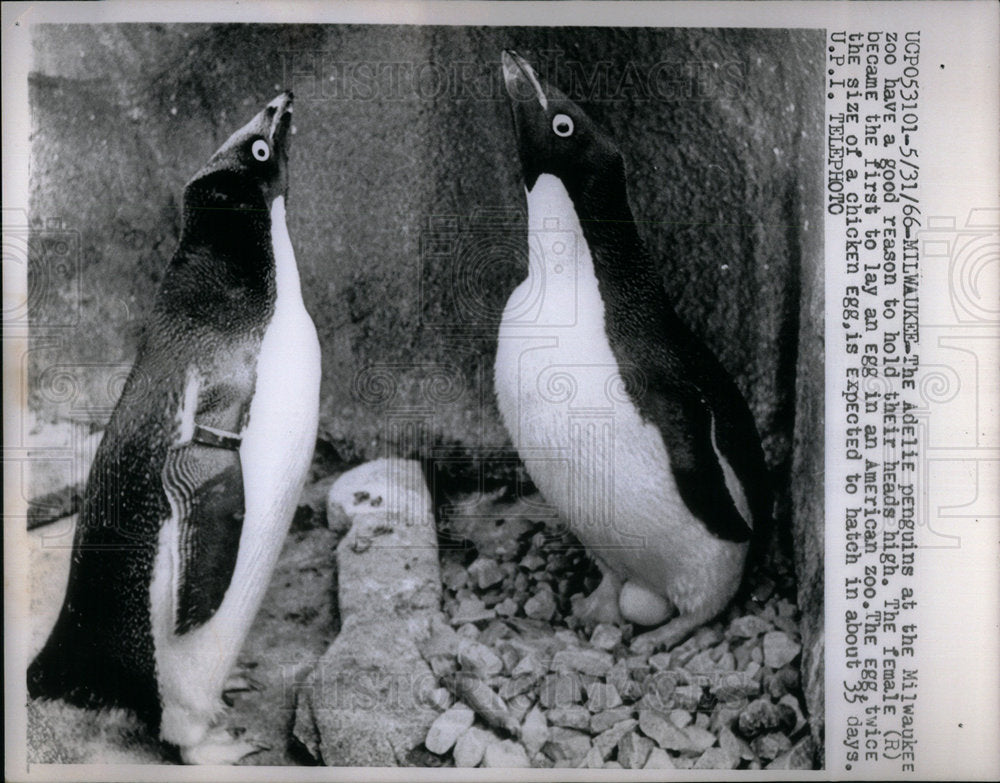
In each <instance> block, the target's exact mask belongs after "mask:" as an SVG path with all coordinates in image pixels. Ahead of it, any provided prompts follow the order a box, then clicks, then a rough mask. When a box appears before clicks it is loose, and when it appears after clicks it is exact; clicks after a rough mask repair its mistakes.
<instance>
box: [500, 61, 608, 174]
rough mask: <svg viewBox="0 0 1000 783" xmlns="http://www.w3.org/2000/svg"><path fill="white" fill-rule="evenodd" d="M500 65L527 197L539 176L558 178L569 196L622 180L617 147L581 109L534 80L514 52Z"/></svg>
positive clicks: (524, 63) (546, 85) (563, 95)
mask: <svg viewBox="0 0 1000 783" xmlns="http://www.w3.org/2000/svg"><path fill="white" fill-rule="evenodd" d="M502 63H503V77H504V84H505V86H506V88H507V95H508V97H509V98H510V105H511V112H512V113H513V115H514V132H515V134H516V136H517V144H518V150H519V152H520V157H521V168H522V172H523V174H524V184H525V187H526V188H527V189H528V190H529V191H530V190H532V188H534V186H535V182H536V181H537V180H538V177H539V176H540V175H542V174H552V175H554V176H556V177H558V178H559V179H560V180H562V182H563V184H564V185H565V186H566V187H567V189H569V191H570V193H572V192H573V191H574V190H575V189H577V188H578V187H580V186H582V185H584V183H585V182H586V180H587V179H590V178H594V177H598V178H602V177H604V176H607V175H609V174H618V173H620V175H621V176H622V177H623V178H624V161H623V159H622V155H621V152H620V151H619V149H618V147H617V145H616V144H615V143H614V141H613V140H612V139H611V137H610V136H609V135H608V134H607V133H605V132H604V131H603V130H602V129H601V127H600V126H599V125H597V124H596V123H595V122H594V121H593V120H591V119H590V117H588V116H587V115H586V113H584V111H583V109H581V108H580V107H579V106H577V104H576V103H574V102H573V101H571V100H570V99H569V98H567V97H566V95H565V94H564V93H563V92H561V91H560V90H558V89H557V88H555V87H553V86H551V85H549V84H546V83H545V82H543V81H542V80H541V79H539V78H538V76H537V74H535V71H534V70H533V69H532V67H531V66H530V65H528V63H527V61H525V59H524V58H523V57H521V56H520V55H518V54H517V53H516V52H513V51H505V52H504V53H503V56H502ZM574 185H575V186H576V187H574Z"/></svg>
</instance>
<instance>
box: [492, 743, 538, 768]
mask: <svg viewBox="0 0 1000 783" xmlns="http://www.w3.org/2000/svg"><path fill="white" fill-rule="evenodd" d="M483 766H484V767H491V768H495V769H504V768H524V767H530V766H531V762H530V761H528V754H527V753H525V751H524V748H523V747H522V746H521V745H519V744H518V743H516V742H513V741H512V740H500V741H499V742H492V743H490V744H489V745H487V746H486V751H485V752H484V753H483Z"/></svg>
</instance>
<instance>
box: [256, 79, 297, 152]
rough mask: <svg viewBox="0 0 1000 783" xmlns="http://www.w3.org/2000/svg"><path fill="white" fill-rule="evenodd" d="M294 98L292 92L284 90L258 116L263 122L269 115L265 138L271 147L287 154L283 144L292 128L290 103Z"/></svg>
mask: <svg viewBox="0 0 1000 783" xmlns="http://www.w3.org/2000/svg"><path fill="white" fill-rule="evenodd" d="M294 98H295V96H294V95H293V94H292V91H291V90H286V91H285V92H283V93H281V95H279V96H278V97H277V98H275V99H274V100H273V101H271V102H270V103H269V104H267V106H266V107H265V108H264V111H263V112H261V115H260V116H261V117H262V118H264V119H265V121H266V118H267V116H268V115H270V128H269V130H268V133H267V137H268V139H269V140H270V142H271V147H273V148H274V149H277V150H281V151H282V152H287V149H286V147H285V144H286V140H287V138H288V131H289V129H290V128H291V126H292V101H293V100H294Z"/></svg>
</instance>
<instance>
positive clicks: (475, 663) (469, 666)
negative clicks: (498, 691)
mask: <svg viewBox="0 0 1000 783" xmlns="http://www.w3.org/2000/svg"><path fill="white" fill-rule="evenodd" d="M458 663H459V665H460V666H461V667H462V670H463V671H471V672H472V673H473V674H475V675H477V676H478V677H480V678H482V679H484V680H485V679H489V678H490V677H492V676H494V675H496V674H499V673H500V672H501V671H503V661H502V660H501V659H500V657H499V656H498V655H497V654H496V653H494V652H493V650H491V649H490V648H489V647H487V646H486V645H485V644H480V643H479V642H474V641H471V640H469V639H463V640H462V641H461V642H459V645H458Z"/></svg>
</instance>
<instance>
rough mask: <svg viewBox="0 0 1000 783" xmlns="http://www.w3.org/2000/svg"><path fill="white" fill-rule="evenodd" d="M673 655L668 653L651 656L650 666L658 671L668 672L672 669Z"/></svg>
mask: <svg viewBox="0 0 1000 783" xmlns="http://www.w3.org/2000/svg"><path fill="white" fill-rule="evenodd" d="M670 659H671V655H670V653H668V652H661V653H656V655H650V656H649V665H650V666H652V667H653V669H655V670H656V671H660V672H662V671H666V670H667V669H669V668H670Z"/></svg>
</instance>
